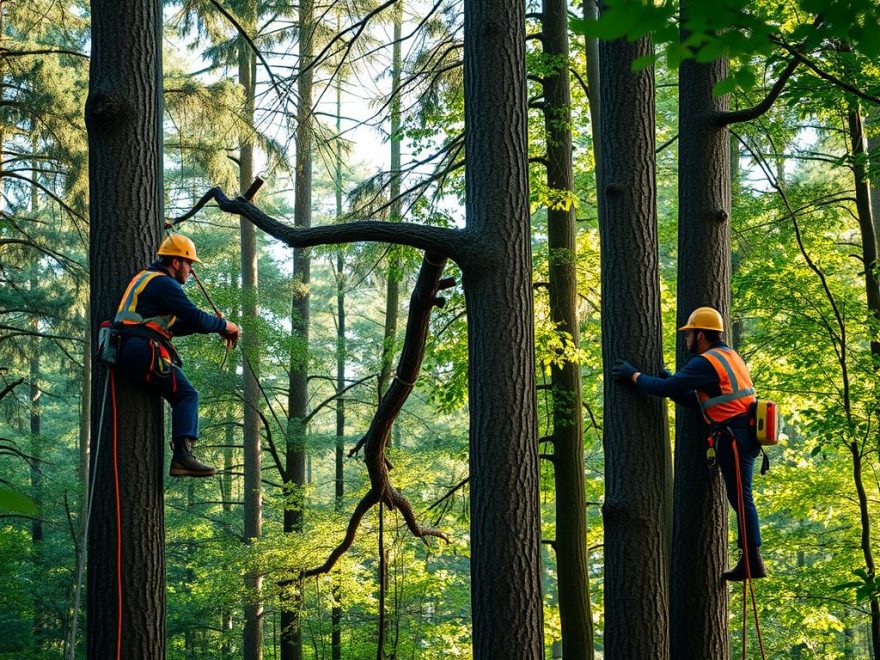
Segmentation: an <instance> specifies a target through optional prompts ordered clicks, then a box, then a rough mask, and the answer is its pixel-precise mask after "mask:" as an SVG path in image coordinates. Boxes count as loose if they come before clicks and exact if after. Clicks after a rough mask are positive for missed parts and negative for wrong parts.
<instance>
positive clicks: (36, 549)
mask: <svg viewBox="0 0 880 660" xmlns="http://www.w3.org/2000/svg"><path fill="white" fill-rule="evenodd" d="M34 190H36V187H34ZM35 196H36V195H35ZM36 267H37V264H36V263H34V264H33V268H36ZM37 286H38V285H37V278H36V275H32V276H31V281H30V290H31V292H33V293H36V290H37ZM31 328H32V329H33V331H34V332H39V329H40V324H39V320H38V319H37V317H36V316H34V318H33V321H32V323H31ZM28 362H29V372H30V373H29V376H28V379H29V380H30V396H29V400H30V418H31V419H30V430H31V450H30V451H31V456H32V457H33V461H34V462H33V463H32V464H31V497H32V498H33V499H34V504H35V505H36V508H37V515H36V516H34V517H33V518H32V519H31V544H32V548H31V552H32V553H33V566H32V570H33V577H34V582H33V584H35V585H36V584H40V583H41V582H42V579H43V571H44V570H45V568H44V566H43V564H44V560H43V554H44V548H43V515H44V508H43V504H44V503H43V460H44V456H43V438H42V436H41V434H40V421H41V406H40V394H41V392H40V339H39V337H34V338H33V341H31V350H30V355H29V356H28ZM33 596H34V603H33V607H34V612H33V621H32V625H31V629H32V639H33V645H34V652H35V654H36V655H39V654H40V650H41V649H42V647H43V643H44V641H45V640H44V637H45V634H46V620H45V616H46V611H45V607H44V605H43V597H42V594H41V593H40V590H39V589H35V590H34V594H33Z"/></svg>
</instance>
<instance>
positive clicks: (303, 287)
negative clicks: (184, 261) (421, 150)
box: [281, 0, 315, 660]
mask: <svg viewBox="0 0 880 660" xmlns="http://www.w3.org/2000/svg"><path fill="white" fill-rule="evenodd" d="M313 11H314V9H313V2H312V0H301V2H300V4H299V67H300V74H299V76H298V77H297V96H298V103H297V119H296V183H295V191H294V225H295V226H297V227H306V228H307V227H310V226H311V224H312V125H311V121H312V77H313V71H314V69H313V67H312V66H311V64H312V39H313V36H314V27H315V24H314V18H313ZM311 263H312V260H311V256H310V254H309V250H308V249H307V248H294V250H293V296H292V301H291V313H290V325H291V335H292V338H293V342H292V350H291V354H290V393H289V401H288V420H287V446H286V452H285V454H286V456H285V461H286V466H285V475H284V479H285V484H284V485H285V495H286V499H287V502H286V504H285V507H284V533H285V534H291V533H297V534H299V533H302V529H303V521H304V507H305V501H304V499H303V492H304V488H305V485H306V448H305V444H306V423H305V418H306V415H307V414H308V365H309V286H310V282H311ZM301 588H302V586H301V585H299V584H297V585H296V586H295V588H294V590H293V593H292V594H290V593H285V595H284V597H283V599H282V601H281V660H299V659H300V658H301V657H302V629H301V624H300V609H301V598H302V595H301V593H300V592H301Z"/></svg>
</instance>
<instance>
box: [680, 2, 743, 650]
mask: <svg viewBox="0 0 880 660" xmlns="http://www.w3.org/2000/svg"><path fill="white" fill-rule="evenodd" d="M683 11H686V8H683ZM685 37H686V35H685V34H682V39H684V38H685ZM726 75H727V61H726V59H723V58H722V59H719V60H716V61H715V62H711V63H709V64H699V63H697V62H695V61H694V60H686V61H684V62H682V65H681V68H680V69H679V101H678V118H679V139H678V145H679V157H678V163H679V166H678V203H679V207H678V310H677V319H678V323H677V325H678V326H679V327H680V326H682V325H684V323H685V322H686V321H687V317H688V315H689V314H690V312H691V311H693V310H694V309H695V308H696V307H700V306H701V305H711V306H713V307H715V308H716V309H718V310H719V311H721V313H722V315H723V316H724V317H725V318H728V316H729V315H728V310H729V301H730V222H729V218H730V164H729V159H730V142H729V140H728V134H727V129H725V128H722V127H720V126H719V125H718V124H717V123H716V122H715V121H714V118H715V116H716V115H717V113H719V112H722V111H726V110H727V107H728V99H727V97H726V96H721V97H717V96H714V95H713V94H712V87H713V86H714V84H715V83H716V82H718V81H719V80H721V79H722V78H724V77H725V76H726ZM676 354H677V358H678V365H679V366H681V365H683V364H684V363H685V362H687V360H688V359H689V358H690V355H689V354H688V351H687V346H686V345H685V342H684V337H683V336H682V335H681V334H679V338H678V342H677V353H676ZM675 418H676V438H675V476H676V478H675V493H674V502H673V506H674V509H675V517H674V523H673V529H672V590H671V595H672V601H671V612H672V618H671V620H672V628H671V633H672V657H674V658H718V659H719V660H724V659H726V658H727V657H728V644H727V593H726V588H725V585H724V583H723V582H722V581H721V580H720V576H721V572H722V571H723V570H724V567H725V562H726V560H727V502H726V501H725V499H724V495H723V489H722V484H721V477H720V475H719V474H718V473H717V471H716V472H715V473H713V474H712V475H711V478H707V472H706V454H705V446H706V444H705V443H706V425H705V423H704V422H703V419H702V417H701V415H700V413H699V412H698V411H696V410H693V409H689V408H682V407H681V406H679V407H678V408H677V409H676V414H675Z"/></svg>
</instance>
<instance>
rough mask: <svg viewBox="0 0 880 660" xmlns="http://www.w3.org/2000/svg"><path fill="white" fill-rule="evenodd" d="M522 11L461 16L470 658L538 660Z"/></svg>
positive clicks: (490, 2)
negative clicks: (469, 248)
mask: <svg viewBox="0 0 880 660" xmlns="http://www.w3.org/2000/svg"><path fill="white" fill-rule="evenodd" d="M524 11H525V9H524V5H522V4H521V3H511V2H506V1H505V0H486V1H485V2H479V3H477V2H468V3H465V6H464V62H465V65H464V76H465V95H464V99H465V149H466V151H467V153H469V154H479V158H474V159H471V160H469V161H468V164H467V169H466V200H467V201H466V213H467V224H468V231H470V232H473V237H474V243H473V246H474V250H473V252H472V253H471V254H470V255H468V256H467V257H466V258H465V259H463V261H464V263H463V264H462V268H463V275H464V286H465V295H466V297H467V312H468V338H469V346H470V351H469V353H470V356H471V357H470V364H469V376H470V378H469V392H470V422H471V428H470V443H471V447H470V448H471V453H470V475H471V482H470V483H471V603H472V616H473V645H474V657H475V658H477V659H483V658H520V659H523V660H525V659H527V658H531V659H535V660H537V659H538V658H543V657H544V653H543V623H542V604H541V580H540V564H541V555H540V547H539V545H540V540H541V537H540V524H539V522H540V521H539V510H538V452H537V431H536V419H535V407H536V402H535V372H534V333H533V321H532V314H533V304H532V281H531V270H532V268H531V247H530V245H531V241H530V239H531V236H530V227H529V203H528V165H527V160H528V146H527V136H526V119H527V111H526V94H525V16H524Z"/></svg>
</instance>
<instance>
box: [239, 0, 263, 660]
mask: <svg viewBox="0 0 880 660" xmlns="http://www.w3.org/2000/svg"><path fill="white" fill-rule="evenodd" d="M241 9H242V11H241V18H242V20H243V24H244V26H245V28H246V29H251V30H252V29H253V26H254V25H255V16H256V8H255V7H254V3H253V2H247V3H245V4H244V5H243V6H242V8H241ZM238 82H239V84H240V85H241V87H242V91H243V94H244V109H243V114H244V119H245V121H247V122H248V123H251V122H252V121H253V117H254V95H255V92H256V58H255V57H254V53H253V51H252V50H251V48H250V45H249V44H248V43H247V42H246V41H245V40H244V38H242V37H239V39H238ZM253 178H254V144H253V139H252V138H251V137H250V136H246V137H245V138H244V139H243V140H242V141H241V144H240V145H239V189H240V190H242V191H244V190H247V188H248V186H249V185H250V183H251V181H253ZM239 222H240V228H239V234H240V242H241V311H242V323H243V325H244V332H243V333H242V337H241V341H242V343H241V350H242V354H243V355H244V356H246V358H247V359H246V360H243V364H242V371H243V377H244V382H243V390H244V391H243V395H244V419H243V422H244V430H243V436H242V444H243V448H244V538H245V543H253V542H254V541H255V540H256V539H259V538H260V536H262V534H263V484H262V476H261V472H262V469H261V466H262V452H261V445H260V418H259V406H260V390H259V384H258V380H259V377H260V340H259V335H258V334H257V330H256V327H257V326H256V319H257V315H258V313H259V310H258V306H257V286H258V279H257V234H256V228H255V227H254V225H253V224H252V223H250V222H248V221H247V220H245V219H244V218H241V219H240V221H239ZM244 582H245V587H246V588H247V591H248V597H247V600H246V601H245V605H244V637H243V643H244V649H243V651H244V655H245V657H246V658H248V659H249V660H259V659H260V658H262V657H263V599H262V593H261V592H262V588H263V578H262V576H261V575H260V574H259V573H257V572H255V571H249V572H248V573H246V574H245V576H244Z"/></svg>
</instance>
